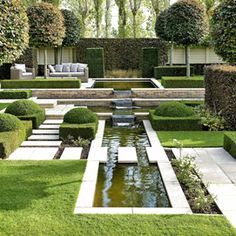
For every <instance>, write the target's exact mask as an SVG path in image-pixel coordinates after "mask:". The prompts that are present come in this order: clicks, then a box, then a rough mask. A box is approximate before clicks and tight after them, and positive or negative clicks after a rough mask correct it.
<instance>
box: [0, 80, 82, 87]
mask: <svg viewBox="0 0 236 236" xmlns="http://www.w3.org/2000/svg"><path fill="white" fill-rule="evenodd" d="M0 83H1V88H5V89H9V88H80V86H81V81H80V79H34V80H9V81H8V80H7V81H6V80H2V81H0Z"/></svg>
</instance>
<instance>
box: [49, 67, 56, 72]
mask: <svg viewBox="0 0 236 236" xmlns="http://www.w3.org/2000/svg"><path fill="white" fill-rule="evenodd" d="M48 68H49V70H50V72H51V73H55V72H56V71H55V69H54V67H53V66H52V65H48Z"/></svg>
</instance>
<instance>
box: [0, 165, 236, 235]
mask: <svg viewBox="0 0 236 236" xmlns="http://www.w3.org/2000/svg"><path fill="white" fill-rule="evenodd" d="M84 168H85V161H79V162H78V161H38V162H37V161H35V162H33V161H28V162H27V161H0V180H1V197H0V222H1V223H0V235H17V236H18V235H24V236H28V235H35V236H38V235H47V236H51V235H57V236H58V235H65V236H67V235H68V236H73V235H82V236H83V235H86V236H87V235H88V236H91V235H96V236H100V235H101V236H102V235H109V236H111V235H112V236H116V235H119V236H121V235H122V236H124V235H127V236H128V235H129V236H130V235H135V236H136V235H188V236H189V235H224V236H225V235H236V232H235V230H234V229H233V228H232V227H231V226H230V225H229V223H228V222H227V220H226V219H225V218H224V217H222V216H210V217H209V216H181V215H159V216H158V215H135V216H132V215H73V210H74V206H75V201H76V198H77V195H78V191H79V186H80V183H81V179H82V173H83V171H84Z"/></svg>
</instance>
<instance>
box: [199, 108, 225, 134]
mask: <svg viewBox="0 0 236 236" xmlns="http://www.w3.org/2000/svg"><path fill="white" fill-rule="evenodd" d="M195 111H196V112H197V113H198V114H199V115H200V117H201V124H202V125H203V126H204V127H205V128H207V129H208V130H210V131H220V130H224V129H225V125H226V122H225V119H224V118H223V117H222V116H221V113H220V112H219V113H213V112H212V111H210V110H209V109H207V108H206V107H205V106H198V107H196V108H195Z"/></svg>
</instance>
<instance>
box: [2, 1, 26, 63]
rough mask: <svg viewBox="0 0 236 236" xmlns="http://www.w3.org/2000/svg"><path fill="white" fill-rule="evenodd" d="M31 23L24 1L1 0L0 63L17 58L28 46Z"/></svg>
mask: <svg viewBox="0 0 236 236" xmlns="http://www.w3.org/2000/svg"><path fill="white" fill-rule="evenodd" d="M28 31H29V25H28V18H27V15H26V13H25V9H24V6H23V4H22V1H20V0H14V1H3V0H0V65H1V64H2V63H7V62H12V61H14V60H16V59H17V58H18V57H19V56H20V55H21V54H22V53H23V52H24V50H25V49H26V48H27V47H28V42H29V36H28Z"/></svg>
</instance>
